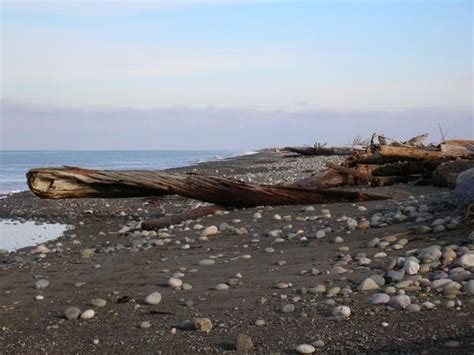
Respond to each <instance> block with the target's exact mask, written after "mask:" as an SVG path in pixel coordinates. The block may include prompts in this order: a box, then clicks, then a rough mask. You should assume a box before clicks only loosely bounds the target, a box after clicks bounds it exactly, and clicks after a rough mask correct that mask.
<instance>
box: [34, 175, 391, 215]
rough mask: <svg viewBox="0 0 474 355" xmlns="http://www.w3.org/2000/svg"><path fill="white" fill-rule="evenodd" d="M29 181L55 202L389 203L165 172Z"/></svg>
mask: <svg viewBox="0 0 474 355" xmlns="http://www.w3.org/2000/svg"><path fill="white" fill-rule="evenodd" d="M27 181H28V186H29V187H30V190H31V191H32V192H33V193H35V194H36V195H37V196H39V197H41V198H50V199H60V198H81V197H82V198H83V197H112V198H113V197H144V196H161V195H180V196H183V197H187V198H192V199H197V200H201V201H205V202H210V203H215V204H217V205H220V206H233V207H255V206H261V205H299V204H313V203H331V202H343V201H368V200H381V199H386V198H387V197H386V196H383V195H379V194H374V193H366V192H361V191H344V190H331V189H328V190H312V189H303V188H298V187H292V186H269V185H256V184H248V183H245V182H242V181H238V180H234V179H229V178H225V177H217V176H207V175H199V174H178V173H168V172H162V171H112V170H109V171H107V170H87V169H80V168H74V167H63V168H40V169H32V170H30V171H29V172H28V173H27Z"/></svg>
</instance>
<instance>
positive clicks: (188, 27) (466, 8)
mask: <svg viewBox="0 0 474 355" xmlns="http://www.w3.org/2000/svg"><path fill="white" fill-rule="evenodd" d="M472 26H473V3H472V1H458V0H437V1H429V0H413V1H408V0H404V1H402V0H400V1H395V0H386V1H377V0H367V1H356V0H345V1H343V0H340V1H339V0H333V1H329V0H287V1H285V0H280V1H271V0H260V1H259V0H240V1H237V0H173V1H171V0H165V1H162V0H156V1H147V2H138V1H128V2H114V1H111V0H103V1H101V2H93V1H83V2H74V1H32V2H27V1H20V0H18V1H11V2H5V1H2V2H1V72H0V74H1V78H0V84H1V85H0V89H1V92H0V97H1V98H0V100H1V101H0V108H1V110H0V114H1V117H0V118H1V119H0V130H1V132H0V133H1V134H0V148H1V149H255V148H261V147H265V146H286V145H303V144H312V143H314V142H315V141H318V142H328V143H330V144H347V143H349V142H350V141H352V139H353V138H354V137H355V136H356V135H363V136H368V135H370V134H371V133H373V132H378V133H385V134H386V135H387V136H389V137H394V138H400V139H407V138H410V137H411V136H413V135H416V134H419V133H425V132H427V133H429V134H430V137H431V140H432V141H439V140H440V133H439V125H441V127H442V129H443V131H444V133H445V134H446V135H447V136H448V137H449V138H467V139H469V138H470V139H472V138H473V136H474V125H473V118H474V115H473V109H472V105H473V102H472V100H473V76H472V75H473V74H472V72H473V57H472V50H473V37H472Z"/></svg>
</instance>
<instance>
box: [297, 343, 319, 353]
mask: <svg viewBox="0 0 474 355" xmlns="http://www.w3.org/2000/svg"><path fill="white" fill-rule="evenodd" d="M295 350H296V351H297V352H298V353H299V354H312V353H314V352H315V351H316V348H315V347H314V346H312V345H310V344H299V345H297V346H296V349H295Z"/></svg>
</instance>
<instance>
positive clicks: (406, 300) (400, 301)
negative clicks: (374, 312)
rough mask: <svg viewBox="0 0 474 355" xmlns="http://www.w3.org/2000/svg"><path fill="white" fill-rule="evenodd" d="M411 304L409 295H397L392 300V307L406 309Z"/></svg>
mask: <svg viewBox="0 0 474 355" xmlns="http://www.w3.org/2000/svg"><path fill="white" fill-rule="evenodd" d="M410 303H411V300H410V297H409V296H407V295H396V296H392V298H391V299H390V305H391V306H394V307H395V308H406V307H407V306H408V305H409V304H410Z"/></svg>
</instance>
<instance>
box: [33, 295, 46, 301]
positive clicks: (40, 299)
mask: <svg viewBox="0 0 474 355" xmlns="http://www.w3.org/2000/svg"><path fill="white" fill-rule="evenodd" d="M35 300H37V301H42V300H44V296H43V295H37V296H36V297H35Z"/></svg>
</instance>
